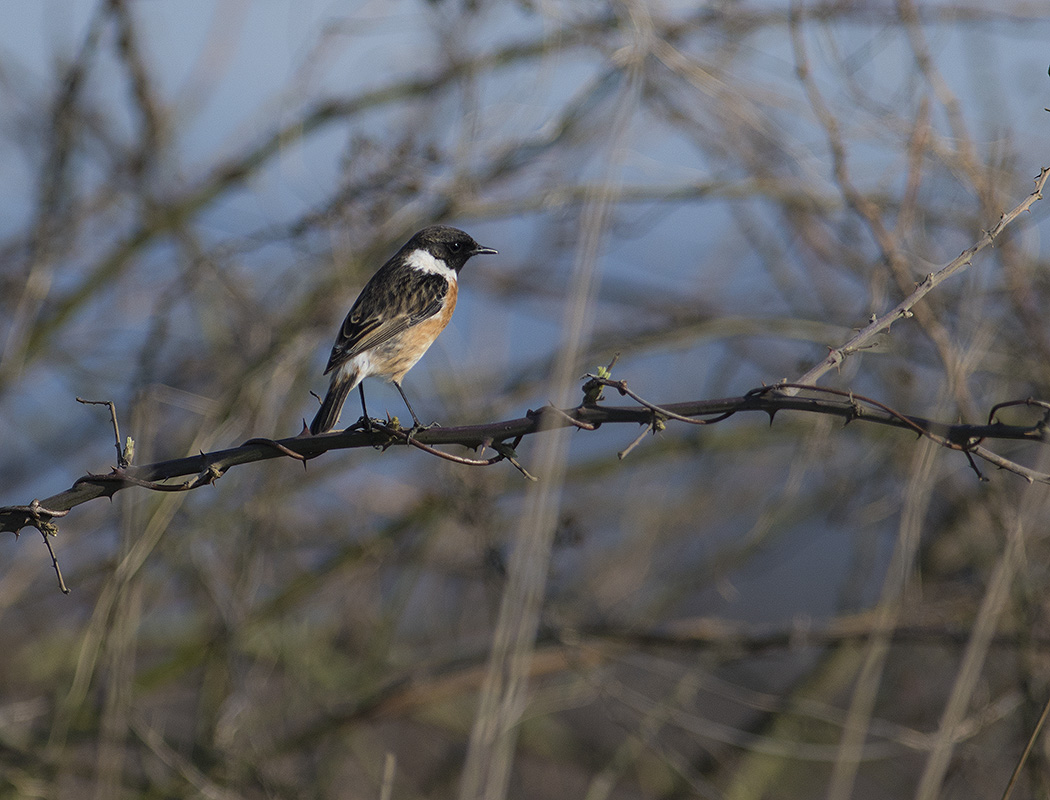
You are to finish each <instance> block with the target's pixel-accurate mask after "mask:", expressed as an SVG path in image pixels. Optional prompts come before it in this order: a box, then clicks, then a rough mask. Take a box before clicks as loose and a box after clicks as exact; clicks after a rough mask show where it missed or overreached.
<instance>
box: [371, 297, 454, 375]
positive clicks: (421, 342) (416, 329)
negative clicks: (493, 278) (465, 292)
mask: <svg viewBox="0 0 1050 800" xmlns="http://www.w3.org/2000/svg"><path fill="white" fill-rule="evenodd" d="M458 295H459V289H458V287H457V286H456V284H455V282H454V281H449V286H448V294H447V295H445V304H444V306H442V308H441V311H439V312H438V313H437V314H435V315H434V316H432V317H431V318H430V319H428V320H425V321H424V322H420V323H419V324H418V325H413V326H412V327H411V328H409V329H408V330H407V331H405V332H404V333H402V334H400V335H398V336H395V337H394V339H392V340H391V341H390V342H389V343H387V344H393V343H394V342H395V341H396V343H397V344H396V345H395V346H394V347H391V348H389V349H388V348H387V347H386V346H383V350H385V351H386V353H385V354H384V355H386V356H387V358H386V359H384V360H385V362H386V363H384V365H383V367H384V369H383V370H382V371H383V372H384V373H385V374H387V375H389V376H390V380H392V381H394V382H395V383H401V379H402V378H404V377H405V373H406V372H408V371H409V370H410V369H412V367H414V366H415V364H416V362H417V361H419V359H420V358H421V357H422V356H423V353H425V352H426V351H427V348H429V347H430V345H432V344H433V343H434V340H435V339H436V338H437V337H438V334H439V333H441V331H443V330H445V326H446V325H448V323H449V320H450V319H452V312H453V311H455V310H456V298H457V297H458Z"/></svg>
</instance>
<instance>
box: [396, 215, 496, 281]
mask: <svg viewBox="0 0 1050 800" xmlns="http://www.w3.org/2000/svg"><path fill="white" fill-rule="evenodd" d="M402 250H403V252H406V253H407V252H410V251H412V250H426V251H427V252H428V253H430V255H432V256H434V258H440V259H441V260H442V261H444V262H445V264H446V265H447V266H448V267H449V268H450V269H454V270H455V271H456V272H459V271H460V270H461V269H463V265H464V264H466V263H467V261H468V260H469V259H470V257H471V256H480V255H496V251H495V250H493V249H492V248H491V247H482V246H481V245H480V244H478V243H477V242H475V241H474V239H473V238H471V236H470V234H468V233H464V232H463V231H461V230H460V229H459V228H450V227H449V226H447V225H431V226H430V227H429V228H423V230H421V231H419V233H417V234H416V235H415V236H413V237H412V238H411V239H409V240H408V244H406V245H405V246H404V248H403V249H402Z"/></svg>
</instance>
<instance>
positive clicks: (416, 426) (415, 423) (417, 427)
mask: <svg viewBox="0 0 1050 800" xmlns="http://www.w3.org/2000/svg"><path fill="white" fill-rule="evenodd" d="M393 383H394V386H396V387H397V390H398V391H399V392H401V399H402V400H404V401H405V405H406V406H408V413H409V414H411V415H412V430H410V431H409V432H408V435H409V436H411V435H412V434H413V433H415V432H416V431H421V430H424V429H425V426H424V425H423V424H422V423H421V422H420V421H419V417H417V416H416V412H415V411H413V410H412V404H411V403H410V402H408V396H407V395H406V394H405V390H404V389H402V388H401V384H400V383H398V382H397V381H394V382H393Z"/></svg>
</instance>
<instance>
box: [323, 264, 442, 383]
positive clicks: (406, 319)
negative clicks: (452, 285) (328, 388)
mask: <svg viewBox="0 0 1050 800" xmlns="http://www.w3.org/2000/svg"><path fill="white" fill-rule="evenodd" d="M447 294H448V280H447V279H446V278H445V277H444V276H442V275H435V274H432V273H426V272H420V271H419V270H416V269H411V268H408V267H405V266H403V265H392V264H389V263H388V264H386V265H384V266H383V268H382V269H381V270H379V272H377V273H376V274H375V275H373V276H372V279H371V280H370V281H369V282H368V283H367V284H365V288H364V289H362V290H361V294H360V295H359V296H358V298H357V301H356V302H355V303H354V306H353V308H351V309H350V313H349V314H347V315H346V319H345V320H343V327H342V328H341V329H340V331H339V336H338V337H337V338H336V340H335V345H334V346H333V347H332V355H331V356H330V357H329V359H328V366H327V367H326V368H325V371H324V372H325V375H327V374H328V373H329V372H331V371H332V370H333V369H335V368H336V367H338V366H340V365H342V364H345V363H346V362H347V361H349V360H350V359H351V358H353V357H354V356H356V355H358V354H359V353H363V352H364V351H365V350H369V349H371V348H373V347H376V346H377V345H380V344H382V343H383V342H385V341H387V340H389V339H391V338H393V337H394V336H397V334H399V333H401V332H402V331H405V330H407V329H408V328H411V327H412V326H413V325H417V324H419V323H420V322H423V321H424V320H427V319H430V318H431V317H432V316H434V315H435V314H437V313H438V312H439V311H440V310H441V307H442V306H443V305H444V302H445V297H446V295H447Z"/></svg>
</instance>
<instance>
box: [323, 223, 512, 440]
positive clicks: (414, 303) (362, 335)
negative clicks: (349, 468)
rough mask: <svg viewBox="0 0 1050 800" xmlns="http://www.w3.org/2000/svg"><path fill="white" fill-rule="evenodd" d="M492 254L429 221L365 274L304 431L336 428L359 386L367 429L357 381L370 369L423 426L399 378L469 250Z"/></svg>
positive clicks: (445, 313)
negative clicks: (316, 406) (394, 390)
mask: <svg viewBox="0 0 1050 800" xmlns="http://www.w3.org/2000/svg"><path fill="white" fill-rule="evenodd" d="M496 254H497V251H496V250H494V249H493V248H491V247H483V246H482V245H480V244H478V243H477V242H476V241H474V239H473V238H472V237H471V236H470V235H469V234H467V233H465V232H464V231H461V230H459V229H458V228H451V227H449V226H447V225H432V226H430V227H428V228H423V230H421V231H418V232H417V233H416V234H415V235H413V236H412V238H411V239H409V240H408V242H406V243H405V245H404V246H403V247H402V248H401V249H400V250H398V251H397V253H396V254H395V255H394V256H393V257H392V258H391V259H390V260H389V261H387V262H386V263H385V264H384V265H383V266H382V267H380V268H379V270H378V271H377V272H376V274H375V275H373V276H372V277H371V278H370V279H369V281H368V283H366V284H365V288H364V289H362V290H361V294H360V295H358V297H357V300H356V301H354V305H353V306H352V307H351V309H350V312H349V313H348V314H347V315H346V319H345V320H343V325H342V327H341V328H340V329H339V333H338V334H337V335H336V339H335V344H334V345H333V346H332V354H331V356H330V357H329V358H328V366H327V367H325V371H324V374H325V375H327V374H329V373H332V379H331V383H330V384H329V386H328V392H327V394H325V397H324V400H322V401H321V407H320V408H319V409H318V410H317V415H316V416H315V417H314V419H313V422H311V423H310V433H311V434H312V435H314V436H317V435H318V434H322V433H327V432H328V431H331V430H333V429H334V428H335V426H336V425H337V424H338V423H339V414H340V412H341V411H342V409H343V403H344V402H345V401H346V398H347V396H348V395H349V394H350V392H352V391H353V389H354V387H355V386H356V387H358V388H359V390H360V392H361V411H362V412H364V417H363V419H364V421H365V427H366V428H371V418H370V417H369V416H368V408H367V406H366V405H365V387H364V384H363V383H362V381H363V380H364V379H365V378H367V377H370V376H379V377H384V378H386V379H387V380H388V381H390V382H391V383H393V384H394V386H396V387H397V390H398V392H400V393H401V397H402V399H404V401H405V405H406V406H408V412H409V413H410V414H411V415H412V422H413V423H414V430H418V429H420V428H422V427H423V426H422V425H420V422H419V417H417V416H416V412H415V411H414V410H413V409H412V404H411V403H410V402H408V397H407V396H406V395H405V391H404V389H402V388H401V381H402V379H403V378H404V377H405V373H406V372H408V371H409V370H410V369H412V367H413V366H415V364H416V362H417V361H419V359H420V358H421V357H422V356H423V354H424V353H425V352H426V351H427V348H429V347H430V345H432V344H433V343H434V340H435V339H436V338H437V337H438V334H439V333H441V331H443V330H444V329H445V326H446V325H448V322H449V320H450V319H451V318H452V312H453V310H454V309H455V307H456V297H457V295H458V294H459V278H458V276H459V271H460V270H461V269H463V266H464V265H465V264H466V263H467V261H469V260H470V259H471V258H473V257H474V256H480V255H496Z"/></svg>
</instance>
